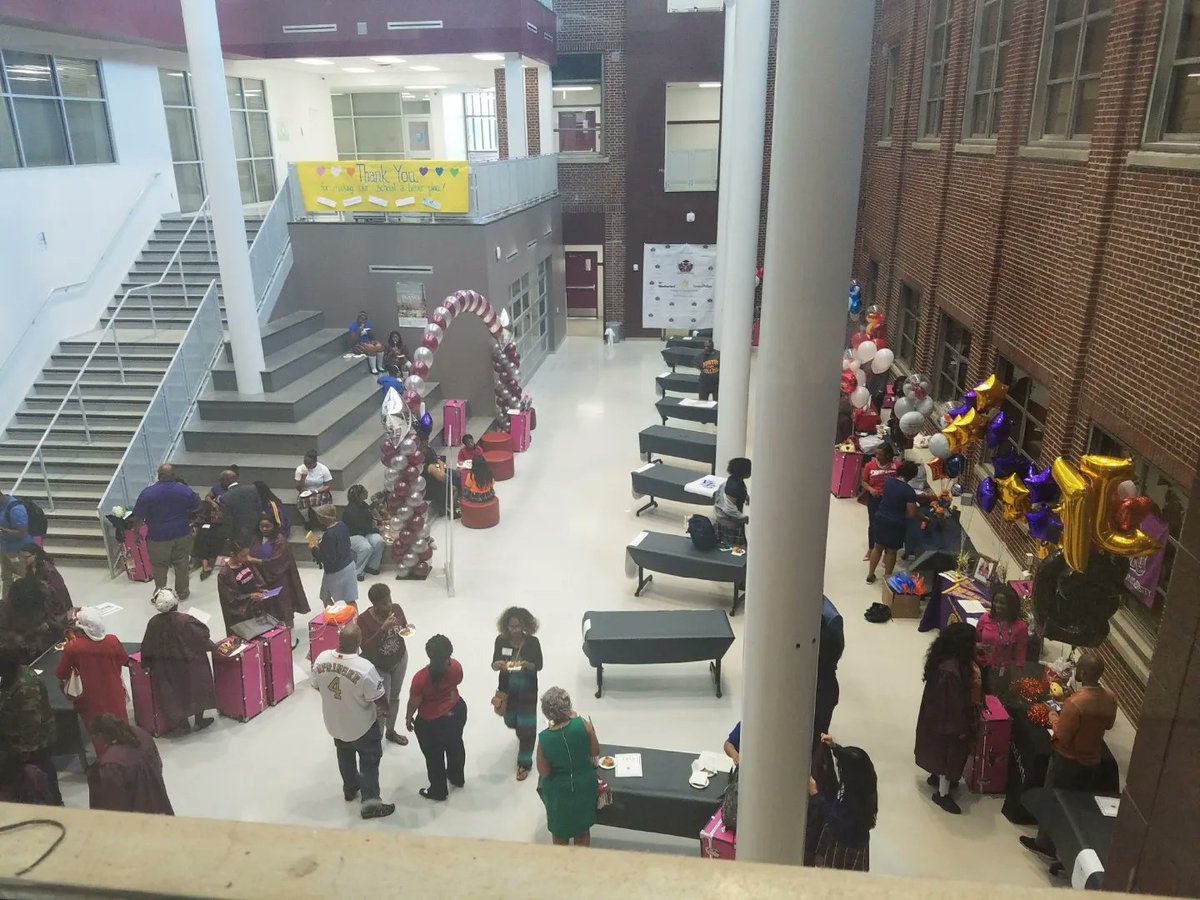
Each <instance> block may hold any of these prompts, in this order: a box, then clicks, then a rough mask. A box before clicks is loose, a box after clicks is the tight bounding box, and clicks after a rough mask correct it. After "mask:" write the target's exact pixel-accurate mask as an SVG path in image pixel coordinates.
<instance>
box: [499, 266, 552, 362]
mask: <svg viewBox="0 0 1200 900" xmlns="http://www.w3.org/2000/svg"><path fill="white" fill-rule="evenodd" d="M552 265H553V258H552V257H549V256H547V257H546V258H545V259H543V260H542V261H541V262H540V263H538V266H537V273H536V275H535V276H534V277H535V278H536V281H535V282H534V283H533V289H534V290H535V291H536V294H531V293H530V276H529V275H522V276H521V277H520V278H518V279H517V280H516V281H514V282H513V283H512V286H511V287H510V288H509V299H510V301H511V302H510V306H509V316H510V317H511V319H512V325H511V328H512V333H513V341H514V342H515V343H516V345H517V350H519V351H520V353H521V368H522V369H524V370H525V371H526V372H532V371H533V369H534V367H535V366H536V365H537V364H538V363H539V362H541V360H542V358H543V357H544V356H545V355H546V353H548V352H549V350H550V336H549V334H548V332H549V327H550V320H549V318H548V317H547V315H546V311H547V308H548V306H549V297H550V271H551V267H552Z"/></svg>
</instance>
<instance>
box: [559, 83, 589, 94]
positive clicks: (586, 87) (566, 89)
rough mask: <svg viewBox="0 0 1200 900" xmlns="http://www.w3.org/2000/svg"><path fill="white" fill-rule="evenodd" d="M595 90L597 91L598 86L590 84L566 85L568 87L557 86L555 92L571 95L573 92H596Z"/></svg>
mask: <svg viewBox="0 0 1200 900" xmlns="http://www.w3.org/2000/svg"><path fill="white" fill-rule="evenodd" d="M595 89H596V86H595V85H590V84H575V85H571V84H566V85H555V86H554V90H556V91H560V92H562V93H564V94H569V93H571V92H572V91H594V90H595Z"/></svg>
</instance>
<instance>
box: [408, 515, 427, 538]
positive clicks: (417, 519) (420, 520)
mask: <svg viewBox="0 0 1200 900" xmlns="http://www.w3.org/2000/svg"><path fill="white" fill-rule="evenodd" d="M424 525H425V517H424V516H422V515H420V514H417V515H414V516H413V517H412V518H411V519H409V520H408V527H409V528H410V529H411V530H412V532H413V534H420V533H421V528H422V527H423V526H424Z"/></svg>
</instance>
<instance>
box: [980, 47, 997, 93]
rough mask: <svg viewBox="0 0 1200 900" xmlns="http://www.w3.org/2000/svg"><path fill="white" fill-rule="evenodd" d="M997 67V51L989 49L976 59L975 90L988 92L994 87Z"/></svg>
mask: <svg viewBox="0 0 1200 900" xmlns="http://www.w3.org/2000/svg"><path fill="white" fill-rule="evenodd" d="M995 65H996V51H995V49H994V48H992V47H989V48H988V49H986V50H984V51H982V52H981V53H980V54H979V56H978V57H977V58H976V65H975V90H977V91H986V90H987V89H988V88H990V87H991V86H992V74H993V71H994V69H995Z"/></svg>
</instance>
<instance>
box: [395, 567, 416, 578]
mask: <svg viewBox="0 0 1200 900" xmlns="http://www.w3.org/2000/svg"><path fill="white" fill-rule="evenodd" d="M412 569H413V567H412V566H401V565H398V566H396V574H397V575H398V576H400V577H401V578H407V577H408V576H409V575H410V574H411V573H412Z"/></svg>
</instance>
